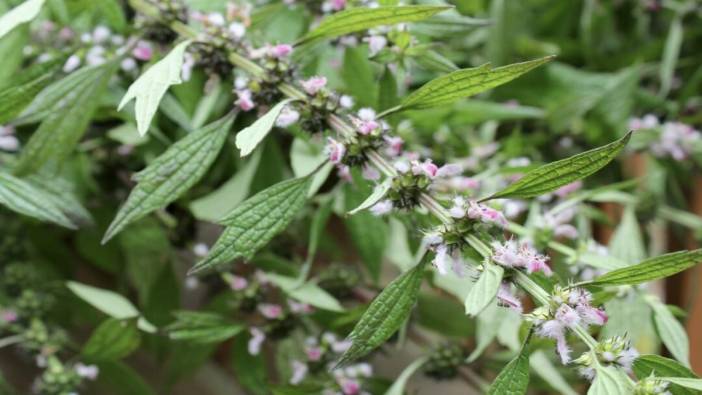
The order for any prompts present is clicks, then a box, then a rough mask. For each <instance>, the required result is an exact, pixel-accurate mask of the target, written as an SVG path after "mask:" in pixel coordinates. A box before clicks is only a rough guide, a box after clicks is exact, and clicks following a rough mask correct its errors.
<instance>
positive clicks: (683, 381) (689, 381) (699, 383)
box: [660, 377, 702, 391]
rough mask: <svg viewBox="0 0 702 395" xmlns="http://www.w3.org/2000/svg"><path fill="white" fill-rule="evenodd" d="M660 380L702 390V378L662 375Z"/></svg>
mask: <svg viewBox="0 0 702 395" xmlns="http://www.w3.org/2000/svg"><path fill="white" fill-rule="evenodd" d="M660 380H663V381H668V382H671V383H673V384H677V385H679V386H682V387H685V388H690V389H693V390H697V391H702V379H693V378H687V377H661V378H660Z"/></svg>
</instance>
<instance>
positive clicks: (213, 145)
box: [103, 115, 234, 244]
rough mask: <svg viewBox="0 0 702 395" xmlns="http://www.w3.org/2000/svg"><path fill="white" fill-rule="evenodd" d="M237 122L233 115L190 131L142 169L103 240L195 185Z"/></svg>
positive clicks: (104, 241)
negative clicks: (233, 123) (233, 124)
mask: <svg viewBox="0 0 702 395" xmlns="http://www.w3.org/2000/svg"><path fill="white" fill-rule="evenodd" d="M232 122H234V117H233V115H228V116H225V117H224V118H222V119H220V120H218V121H215V122H213V123H211V124H209V125H207V126H205V127H203V128H202V129H200V130H198V131H195V132H193V133H190V134H188V135H187V136H185V137H184V138H183V139H181V140H179V141H178V142H177V143H175V144H173V145H172V146H170V147H169V148H168V149H167V150H166V152H164V153H163V154H162V155H161V156H159V157H158V158H156V159H155V160H154V161H153V162H152V163H150V164H149V166H148V167H146V168H145V169H144V170H142V171H141V172H139V173H137V174H135V176H134V179H136V180H137V181H138V183H137V185H136V186H135V187H134V189H133V190H132V192H131V193H130V194H129V197H128V198H127V201H126V202H125V203H124V205H122V207H121V208H120V210H119V212H118V213H117V215H116V216H115V219H114V220H113V221H112V223H111V224H110V226H109V228H108V229H107V232H105V237H104V238H103V244H104V243H106V242H107V241H109V240H110V239H111V238H112V237H114V236H115V235H116V234H117V233H119V232H120V231H122V230H123V229H124V228H125V227H126V226H127V225H128V224H130V223H132V222H134V221H136V220H138V219H140V218H142V217H144V216H145V215H147V214H148V213H150V212H152V211H154V210H157V209H160V208H163V207H166V206H167V205H168V204H169V203H171V202H173V201H175V200H176V199H178V198H179V197H180V196H181V195H182V194H183V193H185V192H186V191H187V190H188V189H190V188H191V187H192V186H193V185H195V184H196V183H197V182H198V181H200V179H201V178H202V176H204V175H205V173H206V172H207V170H208V169H209V168H210V165H212V162H214V160H215V159H216V158H217V155H218V154H219V151H220V150H221V148H222V145H223V144H224V141H225V140H226V138H227V134H228V133H229V129H230V128H231V126H232Z"/></svg>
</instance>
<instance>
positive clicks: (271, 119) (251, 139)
mask: <svg viewBox="0 0 702 395" xmlns="http://www.w3.org/2000/svg"><path fill="white" fill-rule="evenodd" d="M292 101H294V99H285V100H283V101H281V102H280V103H278V104H276V105H275V106H274V107H273V108H271V109H270V110H268V112H267V113H266V114H265V115H264V116H262V117H260V118H258V119H257V120H256V122H254V123H253V124H252V125H250V126H249V127H247V128H245V129H244V130H242V131H240V132H239V133H238V134H237V135H236V147H237V148H239V155H240V156H241V157H244V156H247V155H249V154H250V153H251V152H253V150H254V149H255V148H256V147H258V145H259V144H260V143H261V141H263V139H264V138H266V136H267V135H268V133H269V132H270V131H271V129H273V125H275V121H276V120H277V119H278V116H279V115H280V113H281V112H282V111H283V109H284V108H285V106H286V105H288V103H290V102H292Z"/></svg>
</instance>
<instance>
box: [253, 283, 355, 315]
mask: <svg viewBox="0 0 702 395" xmlns="http://www.w3.org/2000/svg"><path fill="white" fill-rule="evenodd" d="M266 278H267V279H268V280H270V281H271V282H272V283H273V284H275V285H277V286H278V287H280V289H282V290H283V292H285V293H286V294H288V295H290V297H292V298H293V299H296V300H297V301H299V302H302V303H307V304H309V305H312V306H314V307H317V308H320V309H323V310H329V311H336V312H342V311H344V308H343V307H342V306H341V304H340V303H339V301H338V300H336V298H334V297H333V296H332V295H330V294H329V293H328V292H327V291H325V290H323V289H322V288H320V287H319V286H317V284H314V283H311V282H306V283H301V284H300V283H298V280H297V279H295V278H292V277H286V276H281V275H279V274H275V273H266Z"/></svg>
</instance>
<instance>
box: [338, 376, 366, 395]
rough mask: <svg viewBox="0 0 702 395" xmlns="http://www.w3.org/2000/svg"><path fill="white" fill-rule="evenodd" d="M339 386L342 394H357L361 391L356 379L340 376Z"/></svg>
mask: <svg viewBox="0 0 702 395" xmlns="http://www.w3.org/2000/svg"><path fill="white" fill-rule="evenodd" d="M339 386H340V387H341V392H343V393H344V395H358V394H359V393H360V392H361V385H360V384H359V383H358V381H356V380H351V379H348V378H345V377H342V378H341V379H340V380H339Z"/></svg>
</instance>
